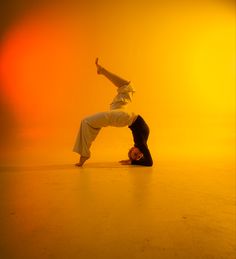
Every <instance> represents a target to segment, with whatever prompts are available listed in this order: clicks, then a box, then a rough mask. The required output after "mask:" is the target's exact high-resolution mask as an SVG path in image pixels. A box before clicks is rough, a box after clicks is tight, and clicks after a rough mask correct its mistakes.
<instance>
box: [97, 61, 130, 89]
mask: <svg viewBox="0 0 236 259" xmlns="http://www.w3.org/2000/svg"><path fill="white" fill-rule="evenodd" d="M95 64H96V66H97V73H98V74H101V75H104V76H105V77H106V78H107V79H109V80H110V81H111V82H112V83H113V84H114V85H115V86H116V87H122V86H124V85H128V84H129V83H130V81H127V80H125V79H123V78H121V77H119V76H117V75H115V74H113V73H111V72H110V71H108V70H107V69H105V68H104V67H102V66H101V65H99V64H98V58H96V61H95Z"/></svg>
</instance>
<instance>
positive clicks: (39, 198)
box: [0, 161, 235, 259]
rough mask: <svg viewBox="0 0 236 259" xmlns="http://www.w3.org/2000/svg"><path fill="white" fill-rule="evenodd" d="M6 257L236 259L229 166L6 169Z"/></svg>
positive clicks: (2, 215) (1, 220)
mask: <svg viewBox="0 0 236 259" xmlns="http://www.w3.org/2000/svg"><path fill="white" fill-rule="evenodd" d="M0 196H1V207H0V226H1V227H0V229H1V236H0V258H1V259H20V258H22V259H37V258H38V259H44V258H56V259H59V258H62V259H69V258H72V259H77V258H79V259H94V258H96V259H98V258H101V259H116V258H122V259H131V258H135V259H136V258H137V259H138V258H143V259H149V258H153V259H154V258H155V259H156V258H160V259H165V258H167V259H172V258H179V259H185V258H186V259H189V258H191V259H195V258H199V259H205V258H209V259H212V258H217V259H218V258H222V259H229V258H235V175H234V170H233V167H231V166H229V165H227V166H226V165H224V164H217V165H215V166H212V165H211V166H209V165H207V164H197V163H194V164H191V163H188V164H186V163H185V162H184V161H183V163H181V162H178V163H167V162H166V163H164V162H163V163H159V164H156V165H155V166H154V167H153V168H144V167H129V166H125V167H123V166H120V165H119V164H118V163H115V162H111V163H95V162H88V163H87V164H86V165H85V167H84V168H76V167H74V166H73V165H72V164H66V163H65V164H63V163H61V164H57V165H38V166H35V165H33V166H2V167H1V172H0Z"/></svg>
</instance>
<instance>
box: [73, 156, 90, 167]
mask: <svg viewBox="0 0 236 259" xmlns="http://www.w3.org/2000/svg"><path fill="white" fill-rule="evenodd" d="M88 159H89V157H85V156H81V157H80V160H79V163H76V164H75V165H76V166H79V167H81V166H83V164H84V162H85V161H86V160H88Z"/></svg>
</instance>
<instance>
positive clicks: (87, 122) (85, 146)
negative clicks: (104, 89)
mask: <svg viewBox="0 0 236 259" xmlns="http://www.w3.org/2000/svg"><path fill="white" fill-rule="evenodd" d="M122 88H123V89H118V95H117V96H116V97H115V99H114V100H115V102H114V100H113V103H112V106H113V107H114V106H115V105H116V106H117V109H112V108H111V109H112V110H110V111H106V112H99V113H96V114H94V115H92V116H88V117H86V118H84V119H83V120H82V121H81V124H80V129H79V132H78V135H77V138H76V141H75V145H74V148H73V151H74V152H76V153H79V154H80V155H81V156H84V157H90V155H91V154H90V147H91V145H92V142H93V141H94V140H95V139H96V137H97V135H98V133H99V131H100V130H101V128H103V127H107V126H113V127H125V126H129V125H131V124H132V123H133V121H134V120H135V118H136V117H137V116H136V115H135V114H134V113H133V112H129V111H128V110H126V109H125V107H126V106H127V104H128V103H129V102H130V101H131V98H130V93H133V89H132V87H131V86H130V85H128V86H127V88H126V90H127V95H126V94H124V87H122ZM121 90H122V95H121V93H120V91H121ZM126 96H127V98H126Z"/></svg>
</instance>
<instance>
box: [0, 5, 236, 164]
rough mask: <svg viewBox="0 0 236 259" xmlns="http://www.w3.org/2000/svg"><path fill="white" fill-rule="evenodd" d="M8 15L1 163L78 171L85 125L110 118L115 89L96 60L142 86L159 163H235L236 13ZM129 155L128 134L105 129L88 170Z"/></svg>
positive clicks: (151, 10)
mask: <svg viewBox="0 0 236 259" xmlns="http://www.w3.org/2000/svg"><path fill="white" fill-rule="evenodd" d="M9 6H10V5H9ZM9 6H8V9H7V10H6V13H5V16H4V19H5V20H4V19H3V20H4V21H5V23H4V24H2V27H1V29H2V30H1V34H2V35H1V42H0V44H1V45H0V50H1V53H0V113H1V114H0V115H1V120H0V123H1V139H0V140H1V159H2V160H1V161H2V163H24V164H26V163H27V164H29V163H30V164H31V163H37V164H38V163H55V164H56V163H59V162H60V163H61V162H63V163H64V162H65V163H73V162H75V161H76V159H77V155H76V154H74V153H72V147H73V144H74V140H75V137H76V134H77V131H78V128H79V125H80V120H81V119H82V118H83V117H84V116H86V115H90V114H92V113H95V112H98V111H103V110H106V109H108V108H109V103H110V102H111V100H112V98H113V96H114V94H115V90H116V89H115V87H113V86H112V84H111V83H110V82H108V81H107V80H106V79H105V78H103V77H101V76H98V75H97V74H96V68H95V65H94V61H95V58H96V57H99V58H100V62H101V64H102V65H104V66H105V67H106V68H108V69H109V70H111V71H113V72H115V73H117V74H119V75H121V76H122V77H124V78H126V79H127V80H131V82H132V84H133V86H134V87H135V89H136V94H135V98H134V103H133V109H134V111H135V112H137V113H139V114H141V115H143V117H144V118H145V120H146V121H147V122H148V124H149V126H150V129H151V132H150V138H149V146H150V149H151V152H152V154H153V158H154V161H156V162H159V163H161V162H162V161H165V162H169V161H171V162H173V161H182V162H183V161H184V162H188V161H194V162H198V161H200V160H204V161H209V162H210V161H213V162H217V163H219V162H220V163H227V164H232V163H234V155H235V12H234V6H233V4H232V3H230V2H223V1H222V2H220V1H218V2H217V1H216V2H215V3H212V2H210V1H209V2H207V1H205V2H204V3H201V2H199V3H196V4H187V3H184V2H182V3H181V2H180V1H178V3H175V2H174V1H170V2H168V3H167V2H166V3H165V4H158V3H152V2H150V3H149V2H148V1H145V2H144V1H143V2H139V3H134V2H132V1H121V2H120V1H119V2H117V3H113V2H112V3H108V2H106V1H100V2H99V1H94V2H93V1H90V2H86V3H82V2H80V3H74V2H70V1H68V2H67V4H65V3H63V1H62V2H61V1H57V2H56V3H55V2H54V3H53V1H51V2H50V4H48V3H47V4H42V3H41V4H37V3H35V4H31V5H30V4H29V3H28V4H24V5H23V4H22V6H21V5H20V4H19V6H18V7H17V6H16V7H15V9H14V10H11V8H10V7H9ZM9 8H10V9H9ZM17 8H18V9H17ZM131 145H132V135H131V132H130V131H129V130H127V128H119V129H117V128H106V129H103V130H102V131H101V133H100V134H99V136H98V138H97V140H96V142H95V143H94V145H93V146H92V157H91V161H95V160H96V161H111V160H112V161H113V160H114V161H118V160H120V159H124V158H126V154H127V150H128V149H129V147H130V146H131Z"/></svg>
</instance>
